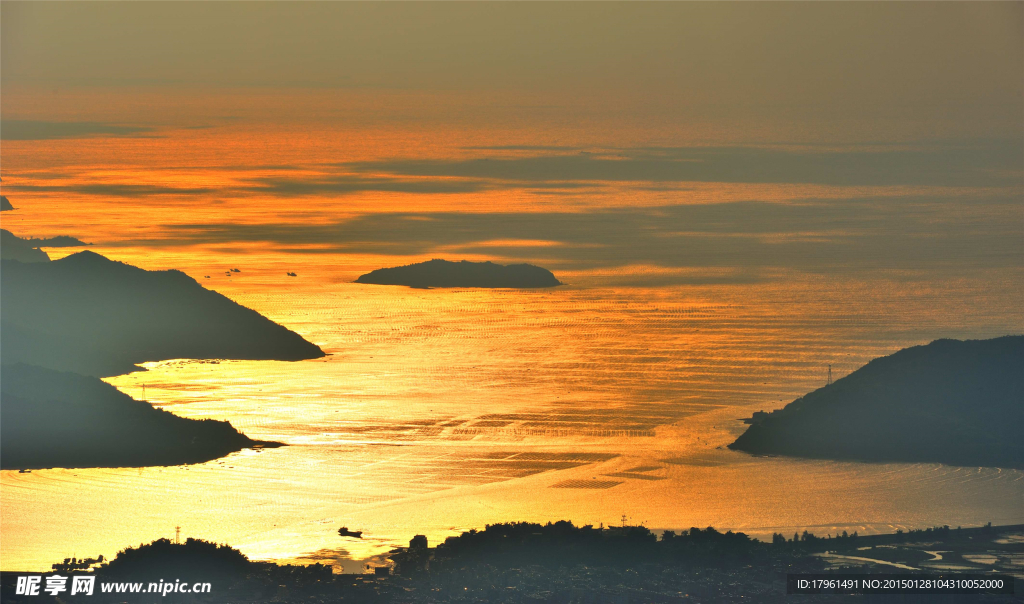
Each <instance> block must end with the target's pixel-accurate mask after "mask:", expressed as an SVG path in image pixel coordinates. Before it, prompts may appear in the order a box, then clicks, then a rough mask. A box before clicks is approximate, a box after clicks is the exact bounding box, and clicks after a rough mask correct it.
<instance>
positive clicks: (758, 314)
mask: <svg viewBox="0 0 1024 604" xmlns="http://www.w3.org/2000/svg"><path fill="white" fill-rule="evenodd" d="M97 251H100V252H102V253H105V254H107V255H109V256H111V257H114V258H117V259H122V260H125V261H128V262H132V263H134V264H137V265H141V266H145V267H147V268H166V267H172V266H173V267H179V268H183V269H184V270H185V271H186V272H188V273H189V274H190V275H192V276H193V277H195V278H197V280H199V281H200V282H201V283H202V284H203V285H205V286H207V287H210V288H213V289H217V290H218V291H221V292H222V293H225V294H226V295H228V296H230V297H232V298H233V299H236V300H238V301H239V302H241V303H242V304H245V305H247V306H250V307H251V308H254V309H256V310H258V311H260V312H262V313H264V314H266V315H268V316H270V317H271V318H273V319H274V320H276V321H278V322H281V323H283V324H285V325H287V326H288V327H290V328H292V329H294V330H296V331H298V332H300V333H302V334H303V335H304V336H305V337H306V338H307V339H310V340H311V341H313V342H315V343H317V344H319V345H320V346H321V347H322V348H323V349H324V350H325V351H326V352H328V353H329V356H328V357H326V358H324V359H318V360H311V361H304V362H298V363H285V362H252V361H209V360H207V361H192V360H170V361H164V362H155V363H149V364H147V369H148V371H140V372H136V373H133V374H130V375H124V376H118V377H115V378H111V379H109V380H108V381H109V382H110V383H111V384H113V385H115V386H117V387H118V388H120V389H121V390H122V391H124V392H126V393H128V394H130V395H132V396H134V397H136V398H141V397H142V386H143V384H144V385H145V388H146V390H145V392H146V396H147V398H148V400H149V401H150V402H152V403H153V404H155V405H157V406H160V407H163V408H165V409H168V410H170V411H172V412H174V413H176V414H179V415H182V416H185V417H191V418H216V419H226V420H230V421H231V423H232V424H233V425H234V426H236V427H237V428H239V429H240V430H242V431H244V432H245V433H246V434H248V435H249V436H251V437H253V438H258V439H265V440H276V441H280V442H284V443H287V444H288V445H289V446H287V447H282V448H278V449H272V450H264V451H260V452H257V451H242V452H239V453H236V454H233V455H230V456H228V457H225V458H222V459H219V460H214V461H211V462H208V463H205V464H199V465H193V466H181V467H168V468H144V469H88V470H59V469H54V470H40V471H33V472H31V473H26V474H20V473H16V472H3V473H2V478H0V480H2V491H0V497H2V507H0V514H2V531H3V535H4V539H3V541H2V544H0V548H2V549H0V552H2V566H3V568H4V569H17V570H29V569H38V570H43V569H46V568H48V567H49V564H51V563H52V562H54V561H56V560H58V559H62V558H64V557H66V556H72V555H77V556H95V555H97V554H100V553H102V554H104V555H107V556H110V555H112V554H114V553H116V552H117V551H118V550H119V549H121V548H123V547H126V546H129V545H137V544H139V543H142V542H146V541H149V540H152V539H155V538H159V537H168V536H171V537H173V535H174V527H175V526H181V530H182V535H183V536H189V537H200V538H204V539H210V540H214V541H219V542H226V543H229V544H231V545H233V546H235V547H238V548H240V549H241V550H242V551H243V552H245V553H246V554H248V555H249V556H250V557H253V558H257V559H273V560H284V561H306V562H311V561H328V562H330V563H333V564H335V565H336V566H337V567H338V568H344V569H345V570H347V571H349V572H357V571H359V569H360V568H361V565H362V564H364V562H363V561H365V560H366V559H367V558H371V557H372V556H375V555H380V554H382V553H384V552H386V551H387V550H388V549H390V548H392V547H395V546H398V545H404V544H406V543H407V542H408V540H409V539H410V538H411V537H412V536H413V535H416V534H426V535H427V536H428V537H429V539H430V540H431V542H436V541H437V540H439V539H443V538H444V537H445V536H447V535H451V534H454V533H457V532H459V531H462V530H464V529H469V528H481V527H483V526H484V525H485V524H487V523H492V522H500V521H509V520H530V521H548V520H552V521H553V520H559V519H569V520H572V521H574V522H577V523H590V524H595V525H596V524H598V523H602V522H603V523H606V524H608V523H618V522H620V520H621V517H622V516H623V515H625V516H626V517H627V518H628V520H629V521H630V522H633V523H643V524H645V525H646V526H648V527H651V528H672V529H681V528H688V527H690V526H708V525H712V526H715V527H719V528H722V529H733V530H742V531H744V532H747V533H750V534H753V535H756V536H759V537H767V536H770V534H771V533H772V532H783V533H786V534H791V533H793V532H794V531H802V530H804V529H805V528H806V529H809V530H811V531H812V532H815V533H818V534H826V533H833V534H834V533H836V532H837V531H842V530H847V531H849V532H853V531H860V532H861V533H865V532H877V531H890V530H892V529H894V528H916V527H925V526H932V525H942V524H949V525H952V526H957V525H963V526H969V525H977V524H983V523H985V522H990V521H991V522H993V523H995V524H1003V523H1017V522H1024V473H1022V472H1020V471H1012V470H999V469H993V468H957V467H948V466H941V465H933V464H860V463H836V462H828V461H808V460H794V459H784V458H755V457H751V456H748V455H745V454H741V453H735V452H731V451H728V450H727V449H725V448H724V446H725V445H726V444H728V443H729V442H731V440H732V439H734V438H735V437H736V436H737V435H738V434H740V433H741V432H742V430H743V429H744V427H745V426H744V425H743V424H742V423H741V422H740V421H738V420H739V418H742V417H747V416H749V414H750V413H751V412H753V411H756V410H759V409H764V410H770V409H774V408H778V407H780V406H782V405H784V404H786V403H788V402H789V401H791V400H793V399H794V398H795V397H797V396H799V395H801V394H803V393H805V392H807V391H809V390H812V389H814V388H817V387H820V386H821V385H823V383H824V381H825V375H826V370H827V366H828V364H831V365H832V368H833V372H834V373H835V374H836V375H838V376H842V375H845V374H847V373H849V372H850V371H852V370H854V369H856V368H858V367H860V366H861V365H863V364H864V363H865V362H866V361H868V360H870V359H871V358H874V357H877V356H880V355H885V354H890V353H892V352H895V351H896V350H898V349H900V348H903V347H905V346H908V345H915V344H922V343H926V342H928V341H930V340H933V339H936V338H939V337H960V338H963V337H975V338H978V337H994V336H998V335H1004V334H1006V333H1020V332H1021V331H1024V329H1022V327H1024V321H1022V318H1021V313H1020V310H1019V308H1017V306H1016V305H1014V304H1010V303H1007V301H1008V300H1013V299H1014V298H1015V294H1014V292H1015V291H1018V290H1017V288H1018V285H1017V284H1018V283H1020V281H1019V276H1018V275H1015V274H1009V275H1005V274H1002V275H1001V274H995V273H993V274H978V275H974V276H971V277H969V278H963V279H954V280H943V281H930V280H927V279H915V278H913V277H908V276H907V275H900V274H892V275H883V276H881V277H879V278H876V279H874V280H872V281H858V280H856V279H840V278H835V279H832V278H828V277H807V276H802V277H801V276H794V277H793V278H789V279H785V280H783V281H774V282H765V283H758V282H755V283H747V284H732V285H713V286H712V285H693V286H680V285H676V286H671V287H622V286H611V285H608V282H609V279H603V278H602V276H600V275H597V276H595V275H593V274H577V275H574V274H566V275H562V274H560V275H559V277H561V278H563V280H564V281H567V282H568V283H569V285H567V286H565V287H561V288H557V289H553V290H546V291H516V290H492V291H481V290H411V289H406V288H397V287H386V286H371V285H357V284H352V283H350V281H351V280H352V279H354V278H355V277H356V276H358V274H360V272H364V271H365V270H368V269H369V268H375V267H377V266H385V265H388V264H394V263H395V262H394V261H393V259H387V258H376V257H370V256H344V255H331V254H323V255H313V256H312V257H311V258H309V259H306V258H302V259H301V260H302V261H301V262H297V261H296V259H295V256H294V255H289V254H274V253H271V252H267V253H265V254H262V255H260V254H252V253H250V254H249V255H247V256H245V258H246V259H245V260H238V259H237V257H234V258H235V259H232V258H226V259H222V258H221V257H220V256H217V255H214V254H212V253H211V254H206V255H204V254H202V253H197V252H196V250H189V251H187V253H186V252H182V253H180V254H177V253H176V252H174V251H173V250H171V251H164V252H161V253H159V254H154V253H153V251H152V250H133V249H127V248H112V249H98V250H97ZM65 253H66V252H65ZM176 254H177V255H176ZM54 255H55V256H59V255H60V254H59V253H57V254H54ZM232 263H233V264H232ZM229 266H230V267H234V266H238V267H239V268H241V269H242V272H241V273H238V274H234V276H231V277H228V276H226V275H225V274H224V271H225V270H226V269H227V267H229ZM287 271H297V272H298V273H299V276H298V277H294V278H291V277H286V276H285V272H287ZM205 275H211V277H210V278H209V279H206V278H205ZM1018 293H1019V291H1018ZM343 525H344V526H348V527H349V528H351V529H354V530H363V531H364V539H363V540H354V539H344V538H341V537H339V536H338V535H337V532H336V531H337V528H338V527H340V526H343Z"/></svg>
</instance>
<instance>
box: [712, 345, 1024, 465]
mask: <svg viewBox="0 0 1024 604" xmlns="http://www.w3.org/2000/svg"><path fill="white" fill-rule="evenodd" d="M1021 426H1024V336H1006V337H1001V338H995V339H992V340H968V341H959V340H936V341H934V342H932V343H931V344H928V345H926V346H915V347H913V348H907V349H904V350H901V351H899V352H897V353H895V354H893V355H890V356H887V357H882V358H879V359H875V360H873V361H871V362H870V363H868V364H867V365H865V366H864V367H862V368H860V369H858V370H857V371H855V372H853V373H851V374H850V375H848V376H846V377H844V378H842V379H840V380H837V381H836V382H835V383H834V384H831V385H829V386H826V387H824V388H820V389H818V390H815V391H814V392H812V393H810V394H808V395H806V396H804V397H802V398H799V399H797V400H795V401H793V402H792V403H790V404H789V405H786V407H785V408H783V409H779V410H777V411H774V412H772V413H769V414H766V415H764V416H763V417H762V418H760V419H759V420H758V421H757V422H755V423H753V424H752V425H751V426H750V427H749V428H748V429H747V431H746V432H745V433H743V435H741V436H740V437H739V438H738V439H737V440H736V442H734V443H732V444H731V445H729V448H731V449H736V450H740V451H747V452H749V453H755V454H773V455H790V456H795V457H809V458H819V459H842V460H859V461H875V462H886V461H888V462H937V463H944V464H949V465H956V466H995V467H1004V468H1024V438H1021Z"/></svg>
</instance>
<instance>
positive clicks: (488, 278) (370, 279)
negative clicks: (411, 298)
mask: <svg viewBox="0 0 1024 604" xmlns="http://www.w3.org/2000/svg"><path fill="white" fill-rule="evenodd" d="M356 283H372V284H376V285H406V286H409V287H420V288H427V287H512V288H537V287H555V286H556V285H561V284H562V283H561V282H560V281H559V280H558V279H556V278H555V276H554V275H553V274H551V271H549V270H547V269H544V268H541V267H539V266H533V265H532V264H510V265H508V266H505V265H502V264H495V263H493V262H469V261H468V260H463V261H462V262H449V261H448V260H436V259H435V260H431V261H429V262H420V263H418V264H410V265H407V266H396V267H394V268H379V269H377V270H375V271H372V272H369V273H367V274H365V275H362V276H361V277H359V278H358V279H356Z"/></svg>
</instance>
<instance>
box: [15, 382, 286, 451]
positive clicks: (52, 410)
mask: <svg viewBox="0 0 1024 604" xmlns="http://www.w3.org/2000/svg"><path fill="white" fill-rule="evenodd" d="M0 399H2V400H3V422H2V423H0V462H2V469H4V470H12V469H35V468H95V467H141V466H166V465H179V464H186V463H200V462H204V461H208V460H211V459H216V458H217V457H221V456H223V455H227V454H228V453H231V452H234V451H238V450H240V449H244V448H251V447H255V446H276V443H266V442H260V441H255V440H252V439H250V438H249V437H247V436H245V435H244V434H241V433H239V432H238V431H237V430H235V429H234V428H233V427H231V424H229V423H228V422H222V421H215V420H193V419H186V418H183V417H178V416H177V415H174V414H173V413H168V412H166V411H163V410H160V409H156V408H154V407H153V406H152V405H150V404H149V403H146V402H143V401H137V400H135V399H133V398H131V397H130V396H128V395H126V394H123V393H122V392H120V391H119V390H118V389H117V388H114V387H113V386H111V385H109V384H107V383H105V382H103V381H101V380H99V379H98V378H94V377H87V376H83V375H77V374H74V373H64V372H59V371H53V370H51V369H44V368H42V367H33V366H30V365H23V364H15V365H8V364H4V365H2V366H0Z"/></svg>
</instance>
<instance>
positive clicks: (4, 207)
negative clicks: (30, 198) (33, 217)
mask: <svg viewBox="0 0 1024 604" xmlns="http://www.w3.org/2000/svg"><path fill="white" fill-rule="evenodd" d="M13 209H14V206H12V205H11V202H10V200H9V199H7V197H6V196H4V195H0V212H6V211H8V210H13Z"/></svg>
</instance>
